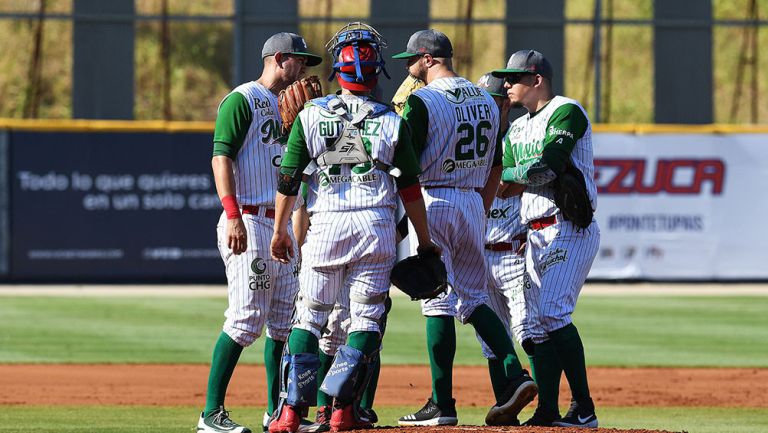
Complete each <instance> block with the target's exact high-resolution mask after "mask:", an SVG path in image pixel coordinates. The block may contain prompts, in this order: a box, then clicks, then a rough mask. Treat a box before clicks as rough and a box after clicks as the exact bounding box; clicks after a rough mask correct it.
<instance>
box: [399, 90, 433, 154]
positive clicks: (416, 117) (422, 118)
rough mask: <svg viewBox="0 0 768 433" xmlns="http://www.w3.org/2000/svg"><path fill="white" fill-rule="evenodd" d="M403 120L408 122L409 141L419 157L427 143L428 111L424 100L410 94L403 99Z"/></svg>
mask: <svg viewBox="0 0 768 433" xmlns="http://www.w3.org/2000/svg"><path fill="white" fill-rule="evenodd" d="M403 120H405V123H407V124H408V129H409V130H410V133H411V143H412V147H413V151H414V152H416V158H417V159H420V158H421V154H422V152H423V151H424V147H425V146H426V144H427V127H428V125H429V111H427V106H426V105H424V101H422V100H421V98H419V97H418V96H416V95H411V96H409V97H408V100H407V101H405V107H403Z"/></svg>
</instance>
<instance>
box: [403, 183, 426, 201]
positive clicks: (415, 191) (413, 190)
mask: <svg viewBox="0 0 768 433" xmlns="http://www.w3.org/2000/svg"><path fill="white" fill-rule="evenodd" d="M420 198H421V184H419V183H418V182H416V183H414V184H413V185H411V186H407V187H405V188H403V189H401V190H400V200H402V201H403V204H405V203H410V202H412V201H416V200H418V199H420Z"/></svg>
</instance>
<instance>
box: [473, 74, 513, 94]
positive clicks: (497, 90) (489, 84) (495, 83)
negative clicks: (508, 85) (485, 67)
mask: <svg viewBox="0 0 768 433" xmlns="http://www.w3.org/2000/svg"><path fill="white" fill-rule="evenodd" d="M477 87H479V88H481V89H485V91H486V92H488V93H490V94H491V96H501V97H504V96H507V91H506V90H505V89H504V79H503V78H500V77H494V76H493V74H491V73H490V72H489V73H487V74H485V75H483V76H482V77H480V79H479V80H477Z"/></svg>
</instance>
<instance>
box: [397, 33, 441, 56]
mask: <svg viewBox="0 0 768 433" xmlns="http://www.w3.org/2000/svg"><path fill="white" fill-rule="evenodd" d="M424 54H429V55H431V56H432V57H444V58H450V57H453V45H451V40H450V39H448V36H446V35H445V33H443V32H441V31H439V30H435V29H429V30H419V31H418V32H416V33H414V34H412V35H411V38H410V39H408V45H406V47H405V51H403V52H402V53H400V54H395V55H394V56H392V58H393V59H407V58H410V57H414V56H422V55H424Z"/></svg>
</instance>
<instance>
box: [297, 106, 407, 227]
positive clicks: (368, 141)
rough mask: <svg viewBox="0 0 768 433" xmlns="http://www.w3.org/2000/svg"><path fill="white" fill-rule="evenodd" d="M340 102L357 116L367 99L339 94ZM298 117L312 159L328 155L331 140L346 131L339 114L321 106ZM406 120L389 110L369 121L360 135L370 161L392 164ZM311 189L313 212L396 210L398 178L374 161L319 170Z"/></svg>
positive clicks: (313, 179)
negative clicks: (395, 179) (396, 180)
mask: <svg viewBox="0 0 768 433" xmlns="http://www.w3.org/2000/svg"><path fill="white" fill-rule="evenodd" d="M340 98H341V99H342V101H344V102H345V103H346V105H347V108H348V112H349V113H350V114H352V115H354V114H355V113H357V111H358V109H359V108H360V105H361V104H362V103H363V102H365V101H366V100H367V98H361V97H358V96H354V95H340ZM299 117H300V118H301V125H302V126H303V128H304V137H305V140H306V144H307V149H308V151H309V156H310V158H312V159H315V158H317V157H318V156H319V155H320V154H322V153H323V152H325V151H326V149H327V145H328V143H329V141H331V142H332V140H333V139H335V138H337V137H338V136H339V134H340V133H341V131H342V129H343V124H342V122H341V121H340V120H339V118H338V116H337V115H336V114H333V113H331V112H329V111H326V110H324V109H322V108H321V107H319V106H317V105H310V106H308V107H307V108H305V109H304V110H302V111H301V112H300V113H299ZM401 120H402V119H401V118H400V116H398V115H397V114H395V113H394V112H393V111H389V112H388V113H386V114H383V115H381V116H378V117H375V118H372V119H367V120H366V121H365V124H364V126H363V128H361V130H360V132H361V134H362V139H363V143H364V145H365V147H366V151H368V153H369V155H370V157H371V159H373V160H378V161H381V162H382V163H384V164H387V165H391V164H392V163H393V159H394V153H395V146H397V143H398V138H399V137H398V133H399V129H400V122H401ZM308 185H309V188H310V190H311V191H312V193H311V194H309V200H308V202H307V210H308V211H309V212H310V213H316V212H336V211H346V210H354V209H372V208H377V207H386V208H391V209H396V207H397V196H396V189H395V182H394V178H393V177H392V176H391V175H389V174H388V173H386V172H385V171H383V170H380V169H377V168H374V167H373V166H372V164H371V163H361V164H357V165H354V166H353V165H351V164H340V165H332V166H326V167H320V169H319V170H317V171H316V172H315V173H314V175H313V176H312V178H311V179H310V181H309V182H308Z"/></svg>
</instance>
